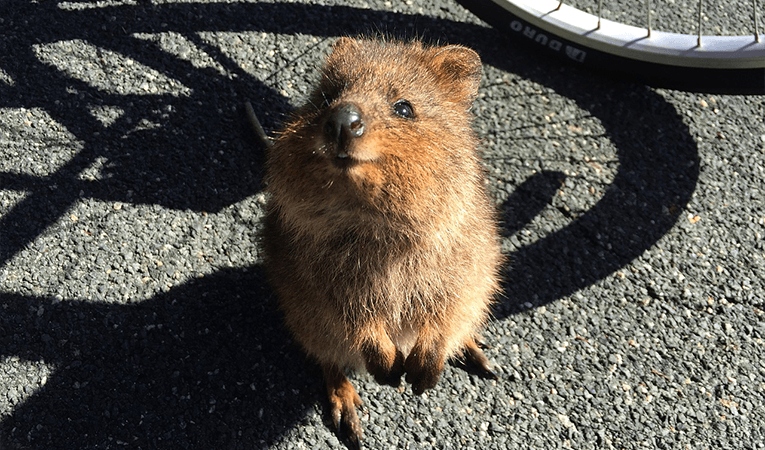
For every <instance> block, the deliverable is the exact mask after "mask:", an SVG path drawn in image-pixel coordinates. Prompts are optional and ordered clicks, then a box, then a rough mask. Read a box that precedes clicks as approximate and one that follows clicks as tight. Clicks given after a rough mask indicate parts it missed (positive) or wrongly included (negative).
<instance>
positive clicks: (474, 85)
mask: <svg viewBox="0 0 765 450" xmlns="http://www.w3.org/2000/svg"><path fill="white" fill-rule="evenodd" d="M431 51H432V52H433V59H432V60H431V66H432V68H433V71H434V73H435V74H436V76H437V77H438V78H439V79H440V80H441V81H442V82H443V83H444V86H445V87H446V90H447V96H448V98H449V100H450V101H452V102H454V103H461V104H465V105H466V107H468V108H469V107H470V105H471V104H472V103H473V100H475V98H476V96H477V95H478V85H479V84H480V82H481V57H480V56H478V53H476V52H475V51H473V50H471V49H469V48H467V47H462V46H459V45H450V46H446V47H436V48H434V49H432V50H431Z"/></svg>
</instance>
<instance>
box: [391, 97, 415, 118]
mask: <svg viewBox="0 0 765 450" xmlns="http://www.w3.org/2000/svg"><path fill="white" fill-rule="evenodd" d="M393 112H394V113H395V114H396V115H397V116H399V117H402V118H404V119H414V108H413V107H412V104H411V103H409V100H399V101H397V102H396V103H394V104H393Z"/></svg>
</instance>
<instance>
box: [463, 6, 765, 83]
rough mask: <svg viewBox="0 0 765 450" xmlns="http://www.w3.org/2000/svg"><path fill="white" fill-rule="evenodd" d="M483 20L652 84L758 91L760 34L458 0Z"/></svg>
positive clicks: (764, 55)
mask: <svg viewBox="0 0 765 450" xmlns="http://www.w3.org/2000/svg"><path fill="white" fill-rule="evenodd" d="M458 1H459V2H460V3H461V4H462V5H463V6H465V7H466V8H467V9H468V10H470V11H471V12H473V13H474V14H475V15H477V16H478V17H479V18H481V19H482V20H484V21H486V22H487V23H488V24H489V25H492V26H493V27H495V28H497V29H498V30H500V31H503V32H505V33H507V34H508V35H510V36H513V37H516V38H518V39H520V40H521V41H522V42H526V43H528V44H529V45H531V46H533V47H536V48H539V49H544V50H546V51H547V52H549V53H553V54H556V55H559V56H561V57H562V58H564V59H566V60H568V61H570V62H572V63H574V64H578V65H582V66H587V67H591V68H595V69H598V70H603V71H606V72H609V73H612V74H615V75H617V76H620V77H625V78H630V79H637V80H640V81H643V82H646V83H647V84H650V85H653V86H657V87H668V88H674V89H681V90H687V91H696V92H714V93H734V94H763V93H765V40H763V39H760V40H759V42H758V40H757V39H755V35H754V34H752V35H749V36H701V37H699V36H697V35H692V34H679V33H667V32H661V31H657V30H651V31H650V32H648V30H647V29H646V28H638V27H634V26H630V25H625V24H622V23H618V22H613V21H610V20H606V19H600V20H599V19H598V17H596V16H594V15H591V14H588V13H585V12H583V11H580V10H578V9H576V8H573V7H570V6H567V5H561V4H560V2H559V1H558V0H512V1H511V0H458Z"/></svg>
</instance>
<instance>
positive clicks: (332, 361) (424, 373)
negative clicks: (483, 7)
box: [264, 38, 502, 442]
mask: <svg viewBox="0 0 765 450" xmlns="http://www.w3.org/2000/svg"><path fill="white" fill-rule="evenodd" d="M480 77H481V62H480V58H479V57H478V55H477V54H476V53H475V52H474V51H472V50H470V49H468V48H465V47H461V46H445V47H428V46H425V45H423V44H421V43H419V42H410V43H403V42H397V41H384V40H365V39H360V40H357V39H351V38H340V39H339V40H338V41H337V42H336V43H335V45H334V47H333V49H332V52H331V54H330V55H329V56H328V57H327V60H326V62H325V65H324V67H323V69H322V76H321V80H320V82H319V85H318V87H317V88H316V90H315V91H314V92H313V94H312V95H311V96H310V98H309V101H308V102H307V104H306V105H305V106H303V107H302V108H300V109H298V110H297V111H296V112H295V113H294V114H293V116H292V118H291V119H290V120H289V121H288V122H287V124H286V125H285V128H284V130H283V131H282V132H281V133H280V134H279V135H278V137H277V139H276V141H275V143H274V146H273V147H272V148H271V149H270V152H269V155H268V159H267V177H266V179H267V186H268V187H267V191H268V193H269V194H270V195H269V200H268V207H267V217H266V223H265V227H264V250H265V255H266V267H267V270H268V272H269V277H270V280H271V283H272V285H273V287H274V289H275V291H276V293H277V295H278V298H279V304H280V307H281V309H282V310H283V312H284V316H285V319H286V323H287V326H288V327H289V329H290V330H291V331H292V333H293V334H294V336H295V338H296V340H297V341H298V342H299V343H300V344H301V345H302V347H303V348H304V349H305V351H306V352H307V353H308V354H309V355H310V356H311V357H313V358H315V359H316V360H317V361H318V363H319V364H320V365H321V367H322V370H323V373H324V377H325V381H326V383H327V390H328V394H329V400H330V406H331V409H332V418H333V420H334V422H335V425H339V424H340V423H343V424H344V425H345V426H346V427H347V428H348V429H349V432H350V435H351V438H352V439H353V440H355V441H356V442H358V440H359V439H360V438H361V434H362V431H361V426H360V424H359V420H358V418H357V415H356V407H357V406H360V405H361V400H360V398H359V396H358V394H357V393H356V391H355V390H354V388H353V386H352V385H351V384H350V382H349V381H348V379H347V378H346V377H345V374H344V371H345V370H346V369H349V368H355V369H361V368H366V369H367V370H368V371H369V372H370V373H371V374H373V375H374V376H375V378H376V379H377V380H378V381H381V382H386V383H390V384H394V385H395V384H397V383H398V382H399V380H400V378H401V376H402V375H403V374H404V373H406V380H407V381H408V382H410V383H412V387H413V390H414V392H415V393H420V392H422V391H423V390H425V389H428V388H431V387H433V386H435V385H436V383H437V381H438V378H439V375H440V373H441V371H442V370H443V367H444V362H445V361H446V360H448V359H449V358H452V357H455V356H459V355H460V354H464V355H465V356H466V357H467V358H468V359H469V360H472V361H473V362H475V363H477V364H478V365H479V366H480V367H482V368H483V369H484V370H486V371H487V373H490V374H491V369H490V367H489V364H488V361H487V360H486V357H485V356H484V355H483V353H482V352H481V350H480V349H479V348H478V346H477V345H476V339H477V337H478V333H479V332H480V329H481V328H482V326H483V324H484V323H485V321H486V320H487V316H488V311H489V306H490V304H491V302H492V298H493V296H494V295H495V294H496V292H497V291H498V289H499V282H498V271H499V267H500V264H501V261H502V256H501V254H500V249H499V239H498V230H497V224H496V220H495V211H494V207H493V203H492V201H491V200H490V198H489V196H488V195H487V192H486V188H485V178H484V174H483V171H482V168H481V165H480V160H479V155H478V150H477V147H478V144H477V140H476V138H475V136H474V134H473V131H472V128H471V115H470V113H469V111H470V108H471V105H472V102H473V100H474V99H475V97H476V95H477V90H478V84H479V81H480Z"/></svg>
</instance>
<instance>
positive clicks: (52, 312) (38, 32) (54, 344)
mask: <svg viewBox="0 0 765 450" xmlns="http://www.w3.org/2000/svg"><path fill="white" fill-rule="evenodd" d="M56 5H57V3H56V2H44V3H30V2H27V1H25V0H24V1H22V0H10V1H6V5H5V7H4V12H3V14H4V16H5V17H4V20H5V22H4V26H5V30H4V31H3V33H7V36H3V38H2V39H0V55H1V56H0V67H2V69H3V70H4V71H5V72H6V73H7V74H8V75H9V76H10V77H11V78H12V79H14V80H15V81H16V84H15V85H13V86H9V85H5V84H0V107H2V108H18V107H24V108H42V109H44V110H45V111H46V112H47V113H48V114H50V115H51V116H52V118H53V119H54V120H55V121H57V122H59V123H61V124H62V125H64V126H65V127H66V128H67V129H68V130H69V131H70V132H71V133H73V134H74V135H75V136H76V137H77V139H78V140H81V141H82V142H84V148H83V149H82V150H81V151H80V152H79V153H77V154H76V155H75V156H74V157H73V158H72V159H71V160H70V161H69V162H68V163H67V164H66V165H64V166H63V167H62V168H60V169H59V170H58V171H57V172H56V173H54V174H52V175H50V176H48V177H43V178H34V177H29V176H22V175H17V174H12V173H0V189H11V190H19V191H26V192H27V193H28V195H27V196H26V197H25V199H24V200H22V201H21V202H20V203H19V204H17V205H16V206H14V207H13V208H12V209H11V210H10V211H9V212H8V213H7V214H5V215H4V216H3V217H2V218H0V239H2V242H3V246H2V248H1V249H0V264H5V263H7V261H8V260H9V259H10V258H12V257H13V256H14V255H15V254H16V253H17V252H19V251H20V250H21V249H23V248H24V247H25V246H26V245H28V244H29V243H31V242H32V241H34V239H35V238H36V237H37V236H38V235H39V234H40V233H42V232H43V231H44V230H45V229H46V228H47V227H48V226H50V225H51V224H52V223H53V222H55V221H56V220H58V219H59V218H60V217H61V216H62V215H63V214H64V213H65V212H66V211H67V210H68V209H69V208H70V207H71V206H72V205H73V204H74V203H75V202H76V201H77V200H78V199H81V198H97V199H101V200H107V201H125V202H133V203H144V204H156V205H161V206H164V207H167V208H174V209H192V210H197V211H209V212H214V211H219V210H221V209H222V208H224V207H226V206H227V205H230V204H232V203H235V202H237V201H239V200H242V199H244V198H246V197H247V196H250V195H252V194H253V193H254V192H256V191H257V190H258V189H259V184H260V177H261V172H262V159H259V158H258V157H253V154H254V153H253V147H252V145H251V144H249V143H247V141H250V140H252V136H251V135H249V134H248V131H247V127H246V124H244V123H238V122H237V120H238V119H235V118H233V117H232V116H231V115H229V114H227V113H223V114H220V113H218V110H219V109H220V110H222V111H230V109H231V105H233V104H239V103H241V102H242V101H243V100H244V99H252V100H255V101H254V103H253V104H254V106H255V108H256V113H257V114H258V116H259V117H261V118H263V119H265V120H264V122H265V124H264V125H265V126H266V128H267V129H275V128H277V127H278V123H279V120H280V118H281V117H283V115H284V114H286V113H287V112H288V111H289V108H290V106H289V104H288V102H287V100H286V99H285V98H284V97H282V96H281V95H280V94H278V93H277V92H274V91H272V90H271V89H270V88H268V87H266V86H265V85H264V84H263V83H261V82H260V81H259V80H257V79H253V78H252V77H251V76H249V75H248V74H247V73H245V72H244V71H243V70H241V69H240V68H238V67H237V65H236V64H235V63H234V62H233V61H231V60H229V59H227V57H226V56H225V55H223V54H222V53H221V52H219V51H217V50H216V49H215V48H214V47H211V46H207V45H205V44H204V42H202V41H201V40H199V41H197V42H195V43H196V44H197V45H199V46H200V47H203V48H204V50H205V51H207V52H208V53H209V54H210V55H212V56H213V58H214V59H216V60H217V61H218V62H220V63H221V64H223V65H224V67H225V68H226V69H227V70H229V71H230V72H231V73H234V74H236V75H237V77H236V78H235V79H234V80H229V79H224V78H223V77H221V76H220V74H219V73H218V72H215V71H212V70H206V69H197V68H195V67H193V66H192V65H191V64H190V63H188V62H186V61H183V60H180V59H178V58H175V57H173V56H171V55H169V54H166V53H163V52H162V51H160V50H159V49H158V48H156V47H154V46H152V45H150V44H147V43H146V42H145V41H140V40H138V39H135V38H134V37H131V34H132V33H139V32H141V33H160V32H165V31H175V32H178V33H181V34H183V35H184V36H186V37H187V38H189V39H192V40H193V39H194V36H195V34H194V33H195V32H197V31H210V30H213V31H237V32H238V31H241V32H245V31H258V32H266V33H286V34H296V33H303V34H312V35H317V36H338V35H353V34H357V33H363V32H368V31H369V30H370V29H373V31H379V30H383V31H385V32H387V33H390V34H393V35H400V36H419V37H422V38H425V39H429V40H441V41H442V42H445V41H448V42H455V43H456V42H459V43H464V44H466V45H469V46H471V47H473V48H475V49H476V50H477V51H478V52H479V53H480V54H481V56H482V58H483V59H484V61H485V62H486V63H487V64H491V65H493V66H496V67H498V68H500V69H503V70H506V71H509V72H514V73H517V74H519V75H520V76H523V77H526V78H528V79H531V80H533V81H535V82H537V83H540V84H542V85H545V86H548V87H550V88H552V89H554V90H555V91H556V92H557V93H558V94H560V95H563V96H566V97H569V98H571V99H573V100H575V101H576V102H577V103H578V104H579V106H580V107H582V108H583V109H587V110H589V112H590V113H591V114H592V115H593V116H595V117H596V118H598V119H599V120H600V121H601V122H602V123H603V126H604V127H605V129H606V132H607V134H608V137H609V138H610V139H611V140H612V141H613V143H614V144H615V146H616V148H617V150H618V158H619V163H620V167H619V171H618V174H617V175H616V178H615V180H614V182H613V183H612V185H611V186H610V188H609V189H608V191H607V192H606V194H605V196H604V197H603V198H602V199H601V200H600V201H599V202H598V203H597V204H596V205H595V206H594V207H593V208H592V209H590V210H589V211H587V212H586V213H585V214H584V215H582V216H581V217H579V218H577V219H576V220H574V221H573V222H572V223H571V224H570V225H569V226H567V227H565V228H564V229H561V230H559V231H556V232H554V233H552V234H550V235H548V236H546V237H545V238H543V239H542V240H540V241H538V242H537V243H535V244H532V245H529V246H526V247H523V248H521V249H519V250H518V251H517V252H515V253H514V254H513V255H511V261H512V263H511V265H510V266H509V268H508V270H507V280H508V282H507V286H506V293H505V299H504V300H503V301H502V302H501V303H500V304H499V305H498V307H497V311H496V316H497V317H498V318H500V319H501V318H503V317H506V316H507V315H510V314H513V313H515V312H517V311H519V310H522V309H525V308H528V307H529V304H531V305H532V306H539V305H543V304H546V303H549V302H551V301H554V300H556V299H558V298H560V297H562V296H565V295H568V294H571V293H572V292H575V291H576V290H578V289H582V288H584V287H587V286H589V285H591V284H592V283H594V282H596V281H598V280H600V279H602V278H604V277H605V276H607V275H609V274H610V273H612V272H613V271H615V270H617V269H619V268H620V267H622V266H624V265H625V264H627V263H629V262H630V261H631V260H633V259H634V258H636V257H637V256H639V255H640V254H641V253H643V251H645V250H646V249H648V248H649V247H650V246H651V245H653V244H654V243H655V242H656V241H657V240H658V239H659V238H661V237H662V236H663V235H664V234H665V233H666V232H667V230H669V229H670V228H671V227H672V225H673V224H674V223H675V221H676V220H677V218H678V214H679V213H680V211H682V209H683V206H684V205H685V204H686V203H687V202H688V200H689V199H690V196H691V193H692V192H693V190H694V188H695V185H696V180H697V176H698V167H699V165H698V155H697V149H696V146H695V143H694V142H693V140H692V139H691V138H690V136H689V133H688V129H687V127H686V126H685V124H684V123H683V122H682V120H681V119H680V117H679V116H678V114H677V112H676V111H675V110H674V108H673V107H672V106H671V105H670V104H668V103H667V102H666V101H664V100H663V99H662V98H661V97H660V96H659V95H657V94H656V93H654V92H653V91H651V90H649V89H647V88H645V87H641V86H639V85H634V84H626V83H621V82H619V81H612V80H608V79H604V78H600V77H598V76H595V75H592V74H589V73H585V72H582V71H580V70H577V69H574V68H570V69H569V68H568V67H567V66H561V65H560V64H558V63H557V62H554V61H548V60H537V59H536V58H535V55H534V54H533V52H531V51H528V50H525V49H523V48H515V46H514V41H510V40H506V39H505V38H504V37H503V36H502V35H500V34H498V33H497V32H495V31H494V30H492V29H489V28H484V27H481V26H477V25H470V24H462V23H455V22H451V21H447V20H440V19H434V18H430V17H423V16H412V15H404V14H393V13H386V12H380V11H374V10H365V9H355V8H350V7H339V6H336V7H322V6H309V5H300V4H246V5H242V4H222V3H210V4H204V5H199V4H168V5H161V6H153V5H149V4H147V2H140V3H139V4H138V5H137V6H129V5H123V6H115V7H107V8H92V9H85V10H81V11H66V10H62V9H59V8H58V7H57V6H56ZM68 39H83V40H86V41H88V42H89V43H90V44H92V45H94V46H97V47H101V48H105V49H110V50H114V51H116V52H119V53H121V54H123V55H126V56H128V57H130V58H132V59H134V60H136V61H139V62H141V63H143V64H145V65H147V66H149V67H152V68H154V69H156V70H158V71H160V72H162V73H164V74H166V75H168V76H170V77H171V78H176V79H180V80H182V81H183V83H184V84H185V85H186V86H188V87H190V88H191V89H193V92H194V94H193V95H192V96H191V97H188V98H186V97H172V96H151V97H149V96H137V95H119V94H109V93H104V92H102V91H99V90H97V89H95V88H93V87H91V86H89V85H88V84H86V83H84V82H82V81H78V80H76V79H72V78H70V77H68V76H66V75H64V74H62V73H60V72H58V71H57V70H56V69H55V68H53V67H51V66H48V65H45V64H43V63H41V62H40V61H39V60H38V59H37V57H36V56H35V54H34V53H33V51H32V46H33V45H34V44H36V43H39V42H42V43H48V42H56V41H60V40H68ZM94 105H96V106H97V105H116V106H119V107H120V108H121V109H123V110H124V111H125V112H124V114H123V115H122V117H121V118H120V119H118V120H117V121H116V122H115V123H114V124H112V125H111V126H109V127H108V128H106V127H104V126H103V125H102V124H101V123H100V122H98V121H97V120H96V119H94V118H93V117H92V115H91V114H90V113H89V109H88V108H90V107H92V106H94ZM147 115H149V116H151V118H152V120H153V122H155V123H156V124H158V126H157V127H154V128H151V129H147V130H143V131H141V132H135V133H132V134H131V133H130V130H132V129H134V127H135V124H136V122H137V121H138V120H139V119H140V118H144V117H146V116H147ZM123 136H126V137H125V138H122V137H123ZM222 142H225V144H222ZM222 147H223V149H224V150H225V152H223V154H221V148H222ZM508 151H512V149H508ZM99 157H104V158H106V159H107V160H108V161H109V165H108V166H107V167H105V168H104V171H105V174H106V176H105V177H104V178H103V179H102V180H101V181H99V182H97V183H89V182H85V181H82V180H80V179H79V178H78V174H80V173H81V172H82V171H83V170H84V169H86V168H87V167H89V166H90V165H91V164H93V162H94V161H95V160H96V158H99ZM158 174H159V175H158ZM157 178H159V181H158V180H157ZM562 178H563V174H560V173H544V172H543V173H540V174H538V175H537V176H535V177H532V178H531V179H529V180H527V181H526V182H525V183H523V184H522V185H521V186H519V187H518V189H517V190H516V192H515V193H514V194H513V195H512V196H511V198H510V199H509V200H508V201H507V202H506V204H505V205H503V208H504V210H505V211H510V212H511V213H509V214H506V216H505V219H506V220H505V222H506V226H507V232H508V233H510V232H512V231H514V230H517V229H520V228H521V227H522V226H523V225H524V224H525V223H526V222H528V221H529V220H531V219H532V218H533V217H534V216H535V215H536V214H537V213H538V212H539V211H540V210H541V208H543V207H544V206H545V205H546V204H547V203H548V202H549V199H550V197H551V196H552V195H554V194H555V192H556V189H557V186H559V185H560V180H561V179H562ZM0 303H2V304H3V305H7V308H6V309H4V310H3V313H2V315H0V330H2V335H0V357H9V356H17V357H19V358H22V359H26V360H30V361H40V360H42V361H45V362H46V363H48V364H53V365H54V366H55V367H56V369H55V372H54V374H53V375H52V376H51V378H50V380H49V381H48V383H47V384H46V385H45V387H44V388H43V389H42V390H41V391H39V392H37V393H35V394H34V395H32V396H31V398H30V399H29V400H27V401H26V402H25V403H24V404H23V405H21V406H19V407H17V409H16V410H15V411H14V413H13V415H11V416H10V417H8V418H6V419H5V420H4V421H3V423H2V424H1V425H0V430H2V431H1V432H0V447H2V448H18V447H21V448H40V449H42V448H46V449H50V448H73V447H72V445H74V444H77V446H78V447H80V448H88V447H101V446H102V445H104V443H108V442H112V441H114V446H119V445H122V444H119V442H117V441H120V442H123V443H126V444H127V445H128V446H130V447H131V448H145V447H151V448H168V449H169V448H174V449H175V448H229V447H231V448H236V447H238V446H245V445H250V446H252V445H255V446H257V445H260V444H259V443H260V442H262V441H263V442H266V443H270V442H273V441H274V440H277V439H278V438H279V436H281V435H282V434H283V433H284V432H285V430H288V429H290V428H291V427H292V426H294V424H295V423H296V422H298V421H299V420H301V417H303V416H304V414H305V411H306V410H307V409H308V408H310V407H311V406H312V405H313V404H314V403H315V402H316V401H317V400H318V399H319V397H320V396H321V392H322V391H323V389H322V388H321V381H320V376H319V374H318V371H316V370H315V368H312V367H311V366H310V365H306V364H305V362H304V358H303V357H302V356H301V355H300V353H299V352H298V351H297V350H296V349H295V348H294V347H293V346H291V345H289V344H286V343H287V342H288V337H287V336H286V334H285V332H284V330H283V329H282V327H281V321H280V319H279V317H278V314H277V313H276V312H275V308H274V304H273V302H272V300H271V295H270V291H269V290H268V288H267V287H266V286H265V283H264V280H263V276H262V273H261V269H260V268H259V267H254V268H251V269H250V270H247V271H244V270H241V271H239V270H228V271H221V272H219V273H216V274H215V275H213V276H208V277H205V278H202V279H197V280H194V281H192V282H189V283H187V284H185V285H182V286H179V287H176V288H174V289H172V290H170V291H169V292H167V293H164V294H159V295H157V296H155V297H154V298H152V299H150V300H147V301H144V302H142V303H139V304H136V305H129V306H107V305H94V304H89V303H85V302H82V301H79V300H65V301H62V302H58V303H56V302H54V301H52V300H51V299H48V298H36V297H25V296H18V295H14V294H6V293H3V294H0ZM4 307H5V306H4ZM39 311H43V312H42V313H39V314H38V312H39ZM296 367H299V368H300V369H299V370H296ZM304 367H308V372H307V373H306V372H304V370H305V369H303V368H304ZM73 380H77V384H76V385H72V384H70V383H71V382H72V381H73ZM275 402H278V403H279V405H280V406H279V407H278V408H272V407H271V405H272V404H274V403H275ZM240 433H241V434H240Z"/></svg>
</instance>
